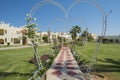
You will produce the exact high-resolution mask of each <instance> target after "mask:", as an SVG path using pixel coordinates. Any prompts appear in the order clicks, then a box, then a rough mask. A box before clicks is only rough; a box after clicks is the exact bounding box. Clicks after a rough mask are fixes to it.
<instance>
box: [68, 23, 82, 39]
mask: <svg viewBox="0 0 120 80" xmlns="http://www.w3.org/2000/svg"><path fill="white" fill-rule="evenodd" d="M80 32H81V28H80V27H79V26H77V25H76V26H73V27H72V29H71V31H70V34H71V37H72V39H73V40H74V41H76V37H77V34H79V33H80Z"/></svg>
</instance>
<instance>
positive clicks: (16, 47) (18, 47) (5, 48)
mask: <svg viewBox="0 0 120 80" xmlns="http://www.w3.org/2000/svg"><path fill="white" fill-rule="evenodd" d="M47 45H49V44H41V45H39V46H47ZM28 47H32V46H29V45H25V46H15V47H4V48H0V50H8V49H20V48H28Z"/></svg>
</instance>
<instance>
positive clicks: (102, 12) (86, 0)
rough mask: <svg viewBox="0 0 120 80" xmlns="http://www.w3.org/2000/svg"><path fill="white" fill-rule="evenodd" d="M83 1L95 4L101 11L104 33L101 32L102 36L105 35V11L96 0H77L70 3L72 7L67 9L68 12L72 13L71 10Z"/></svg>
mask: <svg viewBox="0 0 120 80" xmlns="http://www.w3.org/2000/svg"><path fill="white" fill-rule="evenodd" d="M81 2H87V3H90V4H92V5H94V6H95V7H96V8H97V9H98V10H99V12H100V13H101V15H102V20H103V28H102V33H101V36H104V35H105V32H104V31H105V29H106V26H105V11H104V9H103V8H102V7H101V6H100V5H99V4H98V3H97V2H96V1H95V0H76V1H75V2H74V3H73V4H72V5H70V7H69V8H68V9H67V14H69V13H70V10H71V9H72V8H73V7H74V6H76V5H77V4H79V3H81Z"/></svg>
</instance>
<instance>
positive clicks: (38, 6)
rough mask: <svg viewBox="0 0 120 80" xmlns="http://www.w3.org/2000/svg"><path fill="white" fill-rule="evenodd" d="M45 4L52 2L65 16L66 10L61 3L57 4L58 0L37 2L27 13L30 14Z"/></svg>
mask: <svg viewBox="0 0 120 80" xmlns="http://www.w3.org/2000/svg"><path fill="white" fill-rule="evenodd" d="M46 4H53V5H55V6H57V7H59V8H60V9H61V10H62V11H63V12H64V14H65V16H67V12H66V10H65V8H64V7H63V6H62V5H61V4H59V3H58V2H56V1H54V0H44V1H41V2H39V3H38V4H36V5H35V6H33V8H32V9H31V10H30V12H29V14H30V15H31V16H32V15H33V14H34V12H35V11H36V10H37V9H38V8H40V7H42V6H44V5H46Z"/></svg>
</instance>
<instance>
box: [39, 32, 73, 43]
mask: <svg viewBox="0 0 120 80" xmlns="http://www.w3.org/2000/svg"><path fill="white" fill-rule="evenodd" d="M38 35H39V36H40V38H41V42H43V40H42V37H43V36H49V38H50V39H49V40H50V42H53V39H58V36H59V37H63V38H65V39H67V40H68V41H71V40H72V38H71V35H68V34H66V33H63V32H39V33H38Z"/></svg>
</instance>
